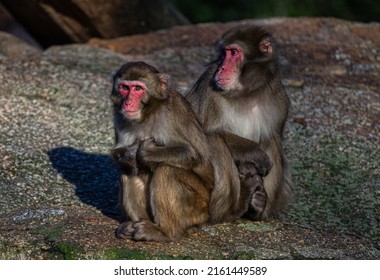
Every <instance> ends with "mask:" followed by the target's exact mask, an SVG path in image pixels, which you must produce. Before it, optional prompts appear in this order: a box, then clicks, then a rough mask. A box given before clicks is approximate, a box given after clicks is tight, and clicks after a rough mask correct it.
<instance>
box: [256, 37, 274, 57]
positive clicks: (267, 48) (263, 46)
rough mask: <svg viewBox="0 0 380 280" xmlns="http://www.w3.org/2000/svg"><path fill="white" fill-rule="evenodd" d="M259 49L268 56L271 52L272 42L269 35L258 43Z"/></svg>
mask: <svg viewBox="0 0 380 280" xmlns="http://www.w3.org/2000/svg"><path fill="white" fill-rule="evenodd" d="M259 50H260V52H261V53H263V54H264V55H268V56H270V55H271V54H272V52H273V42H272V39H271V38H270V37H264V38H262V39H261V41H260V44H259Z"/></svg>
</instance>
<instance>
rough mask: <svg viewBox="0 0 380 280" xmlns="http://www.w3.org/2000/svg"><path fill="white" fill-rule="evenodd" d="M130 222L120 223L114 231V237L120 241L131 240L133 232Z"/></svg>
mask: <svg viewBox="0 0 380 280" xmlns="http://www.w3.org/2000/svg"><path fill="white" fill-rule="evenodd" d="M133 223H134V222H132V221H129V222H125V223H122V224H121V225H120V226H119V227H118V228H117V230H116V237H117V238H121V239H132V235H133V232H134V228H133Z"/></svg>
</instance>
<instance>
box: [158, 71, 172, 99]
mask: <svg viewBox="0 0 380 280" xmlns="http://www.w3.org/2000/svg"><path fill="white" fill-rule="evenodd" d="M157 77H158V80H159V81H160V95H159V96H158V97H159V99H166V98H168V96H169V91H168V90H169V88H170V86H171V80H170V75H168V74H164V73H158V74H157Z"/></svg>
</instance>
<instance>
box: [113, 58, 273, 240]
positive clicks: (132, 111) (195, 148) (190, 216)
mask: <svg viewBox="0 0 380 280" xmlns="http://www.w3.org/2000/svg"><path fill="white" fill-rule="evenodd" d="M111 100H112V102H113V110H114V125H115V140H116V141H115V142H116V143H115V147H114V148H113V149H112V150H111V156H112V157H113V159H114V160H115V163H116V164H117V166H118V167H119V169H120V191H119V204H120V207H121V211H122V214H123V219H124V222H123V223H122V224H121V225H120V227H119V228H118V230H117V236H118V237H119V238H124V239H133V240H145V241H167V240H173V239H177V238H179V237H181V236H182V235H184V233H185V232H186V230H187V229H188V228H190V227H192V226H195V225H199V224H203V223H206V222H212V223H215V222H223V221H231V220H234V219H237V218H239V217H240V216H241V215H242V214H243V213H244V212H246V211H247V210H248V207H249V204H250V201H251V197H252V192H253V190H254V189H255V188H258V187H260V186H261V185H262V182H261V180H260V177H259V176H257V174H256V173H255V172H254V171H252V168H249V167H248V166H247V165H244V164H243V165H244V167H245V170H244V172H241V180H240V181H239V174H238V171H237V168H236V166H235V163H234V161H233V159H232V157H231V154H230V152H229V151H228V149H227V147H226V146H225V144H224V142H223V140H222V138H220V137H219V136H218V135H213V134H206V133H205V132H204V130H203V128H202V127H201V125H200V123H199V121H198V119H197V117H196V115H195V113H194V112H193V111H192V109H191V106H190V104H189V103H188V102H187V101H186V100H185V98H184V97H183V96H181V95H180V94H179V93H177V92H175V91H174V90H173V89H172V88H171V87H170V82H169V78H168V76H167V75H165V74H162V73H159V72H158V71H157V69H155V68H154V67H153V66H150V65H148V64H146V63H144V62H131V63H127V64H125V65H123V66H122V67H121V68H120V70H119V71H118V72H117V73H116V74H115V76H114V83H113V90H112V94H111ZM261 156H262V157H263V158H264V159H265V157H266V155H265V153H264V152H263V151H261ZM263 165H264V166H266V165H267V163H266V162H265V161H264V162H263ZM264 168H266V167H264Z"/></svg>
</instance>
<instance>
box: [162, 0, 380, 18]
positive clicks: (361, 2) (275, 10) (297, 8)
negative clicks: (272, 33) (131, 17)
mask: <svg viewBox="0 0 380 280" xmlns="http://www.w3.org/2000/svg"><path fill="white" fill-rule="evenodd" d="M168 1H169V2H170V3H172V4H173V5H174V6H175V7H176V8H177V9H178V10H180V12H181V13H183V14H184V15H185V16H186V17H187V18H188V19H189V20H190V21H191V22H193V23H199V22H209V21H221V22H226V21H231V20H238V19H245V18H263V17H273V16H290V17H297V16H323V17H337V18H342V19H348V20H355V21H363V22H370V21H380V1H378V0H282V1H279V0H232V1H231V0H191V1H183V0H168Z"/></svg>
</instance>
